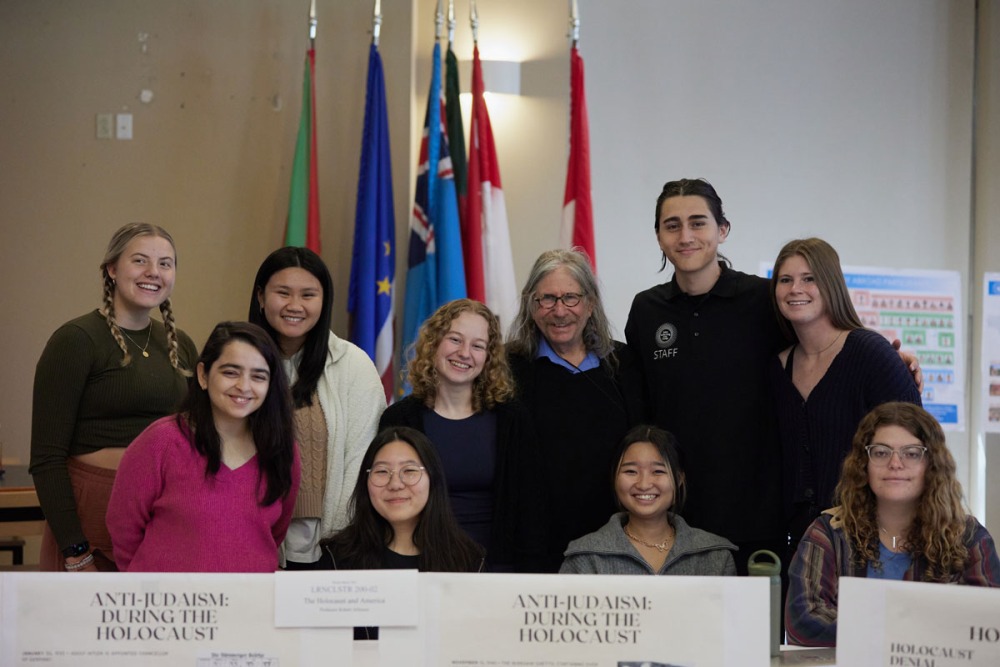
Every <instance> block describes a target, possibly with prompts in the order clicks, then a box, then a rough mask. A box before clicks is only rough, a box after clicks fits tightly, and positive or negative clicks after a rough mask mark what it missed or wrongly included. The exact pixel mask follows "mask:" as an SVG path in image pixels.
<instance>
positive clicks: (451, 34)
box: [448, 0, 455, 49]
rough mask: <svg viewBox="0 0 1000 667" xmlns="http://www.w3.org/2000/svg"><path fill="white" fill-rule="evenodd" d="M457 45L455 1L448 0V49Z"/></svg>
mask: <svg viewBox="0 0 1000 667" xmlns="http://www.w3.org/2000/svg"><path fill="white" fill-rule="evenodd" d="M454 43H455V0H448V48H449V49H450V48H451V45H452V44H454Z"/></svg>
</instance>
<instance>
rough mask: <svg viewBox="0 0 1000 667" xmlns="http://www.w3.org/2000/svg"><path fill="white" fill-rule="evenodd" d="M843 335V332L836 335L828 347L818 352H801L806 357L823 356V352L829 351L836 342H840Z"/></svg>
mask: <svg viewBox="0 0 1000 667" xmlns="http://www.w3.org/2000/svg"><path fill="white" fill-rule="evenodd" d="M843 335H844V332H843V331H841V332H840V333H839V334H837V337H836V338H834V339H833V342H832V343H830V344H829V345H827V346H826V347H824V348H823V349H822V350H820V351H819V352H806V351H805V350H802V352H803V353H804V354H805V355H806V356H807V357H818V356H819V355H821V354H823V353H824V352H826V351H827V350H829V349H830V348H831V347H833V346H834V345H836V344H837V341H838V340H840V337H841V336H843ZM799 347H802V345H801V344H800V345H799Z"/></svg>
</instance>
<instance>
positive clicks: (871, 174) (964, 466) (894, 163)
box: [416, 0, 978, 489]
mask: <svg viewBox="0 0 1000 667" xmlns="http://www.w3.org/2000/svg"><path fill="white" fill-rule="evenodd" d="M434 5H435V2H434V0H420V2H419V8H418V12H417V22H418V39H417V57H418V74H417V77H416V80H417V81H418V82H420V81H425V80H426V79H427V72H428V70H427V68H428V67H429V65H428V63H429V58H428V56H429V53H430V50H431V47H432V44H433V16H432V15H433V10H434ZM459 5H460V6H461V7H462V10H461V11H460V12H459V13H460V15H461V20H460V22H459V26H460V28H459V31H458V38H457V39H456V52H457V54H458V56H459V58H460V59H464V58H469V57H471V44H470V42H469V38H468V27H467V22H466V21H467V20H466V18H465V16H464V12H465V10H464V3H459ZM579 5H580V13H581V20H582V29H581V42H580V45H581V51H582V54H583V57H584V59H585V62H586V86H587V103H588V107H589V112H590V132H591V134H590V138H591V152H592V154H591V168H592V175H591V178H592V183H593V199H594V210H595V218H596V226H597V230H596V235H597V249H598V251H597V254H598V257H597V259H598V272H599V274H600V278H601V280H602V283H603V287H604V299H605V302H606V306H607V309H608V311H609V315H610V316H611V318H612V321H613V323H614V324H615V325H616V327H617V329H618V331H619V333H620V332H621V331H622V330H623V329H624V325H625V320H626V317H627V315H628V310H629V306H630V305H631V301H632V297H633V295H634V294H635V293H636V292H638V291H640V290H642V289H645V288H647V287H649V286H650V285H653V284H655V283H658V282H662V281H664V280H668V279H669V277H670V276H669V272H666V273H664V274H660V273H657V269H658V268H659V256H660V253H659V249H658V248H657V245H656V242H655V238H654V234H653V224H652V223H653V208H654V205H655V201H656V197H657V195H658V194H659V192H660V189H661V187H662V185H663V183H664V182H666V181H668V180H673V179H676V178H681V177H705V178H707V179H709V180H710V181H711V182H712V183H713V184H714V185H715V186H716V188H717V189H718V190H719V192H720V194H721V195H722V197H723V201H724V203H725V207H726V212H727V215H728V216H729V218H730V220H731V221H732V222H733V229H732V232H731V233H730V235H729V239H728V241H727V243H726V244H725V246H723V252H724V253H725V254H726V255H727V256H728V257H729V258H730V259H731V260H732V261H733V264H734V266H735V267H736V268H738V269H742V270H744V271H746V272H750V273H752V272H756V270H757V266H758V263H759V262H760V261H761V260H771V259H772V258H773V257H774V256H775V255H776V254H777V251H778V249H779V248H780V247H781V246H782V245H783V244H784V243H785V242H786V241H788V240H789V239H792V238H798V237H804V236H811V235H816V236H821V237H823V238H825V239H826V240H828V241H830V242H831V243H832V244H833V245H834V246H835V247H836V248H837V249H838V251H839V252H840V255H841V258H842V260H843V262H844V263H845V264H853V265H871V266H884V267H892V268H922V269H947V270H957V271H959V272H961V274H962V280H963V284H964V285H969V276H970V252H971V246H970V229H971V227H970V224H971V223H970V216H971V206H972V204H971V199H970V191H971V174H972V170H971V166H972V113H973V111H972V109H973V107H972V95H973V55H974V39H973V38H974V32H975V12H974V9H975V5H974V3H972V2H950V1H948V0H937V1H933V0H921V1H919V2H914V1H912V0H880V1H879V2H870V1H868V0H842V1H838V2H828V1H824V0H755V1H754V2H740V1H738V0H702V1H698V2H693V1H690V0H685V1H681V0H669V1H665V0H637V1H634V2H613V1H612V2H609V1H607V0H580V3H579ZM479 13H480V19H481V27H480V36H479V44H480V51H481V53H482V54H483V57H484V58H489V57H496V58H498V59H515V58H518V57H524V58H526V59H527V60H528V62H526V63H525V64H524V66H523V71H524V72H527V73H528V74H527V78H526V82H525V84H524V85H523V86H522V89H523V90H522V96H521V97H520V98H515V99H513V100H505V106H504V107H503V108H502V109H497V108H496V107H494V106H491V117H492V120H493V125H494V130H495V134H496V139H497V146H498V151H499V152H500V156H499V159H500V169H501V173H502V174H503V177H504V186H505V193H506V196H507V202H508V207H509V209H510V213H511V229H512V234H513V236H514V252H515V265H516V268H517V271H518V279H519V280H521V281H523V280H524V278H525V277H526V274H527V271H528V269H529V268H530V265H531V263H532V261H533V260H534V258H535V257H536V256H537V255H538V253H540V252H541V251H543V250H545V249H547V248H549V247H552V246H553V245H555V243H556V242H557V238H558V234H557V230H558V221H559V208H560V205H561V202H562V192H563V187H564V182H565V160H566V136H567V131H568V130H567V119H566V114H567V97H568V83H567V80H568V44H567V41H566V39H565V35H566V32H567V17H568V14H567V4H566V3H563V2H545V3H540V2H533V1H531V0H506V1H505V2H503V3H497V2H492V3H490V2H480V3H479ZM498 15H500V16H499V17H498ZM525 42H528V43H530V45H531V46H525V45H524V44H525ZM491 50H492V53H497V52H498V51H499V53H498V54H497V55H493V54H492V53H491ZM463 53H467V55H463ZM522 54H526V55H522ZM537 82H541V83H540V85H537ZM467 85H468V84H467V83H465V82H464V83H463V86H467ZM487 85H488V82H487ZM418 86H419V84H418ZM417 96H418V100H420V102H419V104H420V105H421V108H422V104H423V103H424V102H423V100H424V99H425V96H426V91H425V90H421V89H420V88H418V91H417ZM977 275H978V274H977ZM967 296H968V295H967V294H964V295H963V298H966V297H967ZM966 306H967V307H968V306H969V304H968V303H966ZM949 443H950V445H951V447H952V450H953V452H954V454H955V456H956V459H957V461H958V464H959V474H960V479H962V480H963V484H964V486H965V487H966V489H970V488H972V487H971V483H972V477H971V473H972V470H971V467H970V466H971V465H972V463H974V462H970V456H969V453H970V438H969V435H968V432H963V433H953V434H951V435H950V436H949ZM976 488H978V486H977V487H976Z"/></svg>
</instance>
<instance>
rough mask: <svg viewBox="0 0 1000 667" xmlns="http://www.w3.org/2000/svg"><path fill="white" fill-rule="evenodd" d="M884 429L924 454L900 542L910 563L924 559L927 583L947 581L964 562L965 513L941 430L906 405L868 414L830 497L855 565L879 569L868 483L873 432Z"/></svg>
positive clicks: (921, 412)
mask: <svg viewBox="0 0 1000 667" xmlns="http://www.w3.org/2000/svg"><path fill="white" fill-rule="evenodd" d="M883 426H900V427H902V428H904V429H906V430H907V431H908V432H909V433H910V434H911V435H913V437H915V438H916V439H917V440H919V441H920V442H921V444H923V446H924V447H926V448H927V456H926V457H925V459H924V461H925V463H924V465H925V466H926V468H925V471H924V491H923V494H921V496H920V500H919V502H918V505H917V514H916V518H915V519H914V521H913V525H912V526H911V528H910V532H909V534H908V535H907V536H906V538H905V540H906V541H905V543H904V544H905V546H906V548H907V549H908V550H909V552H910V553H911V554H912V555H913V558H914V559H916V558H918V557H920V558H923V559H924V560H926V561H927V563H928V567H927V571H926V573H925V575H924V577H925V579H926V580H927V581H949V580H951V579H952V578H954V576H955V575H956V574H957V573H959V572H961V571H962V569H963V567H964V566H965V563H966V560H967V559H968V550H967V548H966V547H965V546H964V544H963V540H964V536H965V531H966V512H965V510H964V508H963V507H962V485H961V484H960V483H959V482H958V480H957V479H956V478H955V459H954V458H953V457H952V455H951V452H950V451H948V446H947V444H946V443H945V438H944V431H942V430H941V425H940V424H938V422H937V420H935V419H934V417H932V416H931V415H930V413H928V412H927V411H926V410H924V409H923V408H921V407H920V406H917V405H913V404H911V403H897V402H892V403H883V404H882V405H880V406H878V407H876V408H875V409H874V410H872V411H871V412H869V413H868V414H867V415H866V416H865V417H864V419H862V420H861V423H860V424H859V425H858V430H857V432H856V433H855V434H854V441H853V443H852V445H851V451H850V453H848V455H847V458H846V459H844V468H843V472H842V474H841V476H840V482H839V483H838V484H837V489H836V491H835V496H834V497H835V498H836V502H837V503H839V504H840V506H841V507H840V516H841V518H842V520H843V526H844V533H845V534H846V535H847V537H848V540H849V542H850V543H851V547H852V550H853V552H854V564H855V565H856V566H858V567H866V566H867V564H868V563H873V564H875V565H876V566H879V565H880V564H881V563H880V560H879V527H878V518H877V509H878V498H877V497H876V496H875V493H874V492H873V491H872V489H871V486H869V483H868V465H869V460H868V453H867V451H866V450H865V447H867V446H868V445H870V444H871V443H872V440H873V438H874V437H875V432H876V431H877V430H878V429H880V428H882V427H883Z"/></svg>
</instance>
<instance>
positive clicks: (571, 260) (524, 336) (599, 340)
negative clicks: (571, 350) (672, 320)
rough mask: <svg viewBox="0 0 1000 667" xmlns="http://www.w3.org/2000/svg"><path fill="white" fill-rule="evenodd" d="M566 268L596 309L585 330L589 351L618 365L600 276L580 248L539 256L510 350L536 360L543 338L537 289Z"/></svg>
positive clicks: (524, 294) (524, 293) (523, 295)
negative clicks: (536, 313) (537, 318)
mask: <svg viewBox="0 0 1000 667" xmlns="http://www.w3.org/2000/svg"><path fill="white" fill-rule="evenodd" d="M559 268H562V269H565V270H566V273H568V274H569V276H570V277H571V278H572V279H573V280H575V281H576V282H577V283H578V284H579V285H580V289H581V290H582V292H583V298H584V299H586V300H587V302H588V303H589V304H590V305H591V307H592V312H591V313H590V317H589V318H588V319H587V324H586V325H585V326H584V328H583V344H584V347H586V348H587V351H588V352H593V353H594V354H596V355H597V357H598V358H599V359H600V360H601V361H602V362H608V363H611V364H614V362H615V358H614V351H615V344H614V339H613V338H612V336H611V323H610V321H609V320H608V316H607V314H606V313H605V312H604V304H603V303H602V302H601V292H600V288H599V287H598V285H597V276H595V275H594V272H593V270H591V268H590V262H589V260H588V259H587V256H586V255H585V254H584V253H583V252H582V251H581V250H580V249H578V248H573V249H572V250H547V251H545V252H543V253H542V254H541V255H539V256H538V259H536V260H535V265H534V266H532V267H531V273H530V274H528V280H527V282H525V284H524V289H522V290H521V307H520V309H519V310H518V313H517V317H515V318H514V323H513V324H512V325H511V327H510V336H509V337H508V339H507V349H508V350H509V351H510V352H512V353H514V354H520V355H523V356H525V357H527V358H528V359H534V358H535V355H536V354H537V353H538V340H539V338H540V337H541V336H542V332H541V331H539V329H538V325H537V324H535V319H534V317H533V316H532V314H533V312H534V310H535V309H536V308H537V307H538V306H537V305H536V304H535V303H534V298H535V296H536V295H535V290H537V289H538V283H540V282H542V281H543V280H544V279H545V278H546V276H548V275H549V274H550V273H552V272H553V271H555V270H556V269H559Z"/></svg>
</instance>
